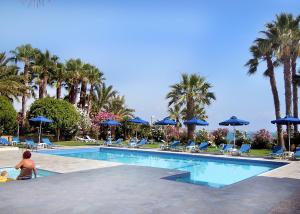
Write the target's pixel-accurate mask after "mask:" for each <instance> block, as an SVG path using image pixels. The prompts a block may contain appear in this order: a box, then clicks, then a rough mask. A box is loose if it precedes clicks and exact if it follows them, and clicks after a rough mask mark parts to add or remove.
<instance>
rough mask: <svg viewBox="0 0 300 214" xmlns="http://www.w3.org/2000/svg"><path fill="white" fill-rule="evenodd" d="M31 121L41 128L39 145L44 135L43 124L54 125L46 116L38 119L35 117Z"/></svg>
mask: <svg viewBox="0 0 300 214" xmlns="http://www.w3.org/2000/svg"><path fill="white" fill-rule="evenodd" d="M29 121H31V122H38V123H40V128H39V143H40V142H41V135H42V123H53V120H51V119H48V118H46V117H44V116H37V117H34V118H30V119H29Z"/></svg>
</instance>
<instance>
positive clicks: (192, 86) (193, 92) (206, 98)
mask: <svg viewBox="0 0 300 214" xmlns="http://www.w3.org/2000/svg"><path fill="white" fill-rule="evenodd" d="M211 88H212V86H211V84H210V83H208V82H206V81H205V78H203V77H201V76H200V75H198V74H190V75H189V74H182V76H181V81H180V83H177V84H174V85H171V91H170V92H169V93H168V94H167V96H166V98H167V99H169V100H170V101H169V106H172V105H179V106H180V107H181V108H183V109H184V108H186V119H187V120H190V119H192V118H193V117H195V116H196V112H195V109H196V107H197V106H201V107H204V106H206V105H210V104H211V101H212V100H215V99H216V97H215V95H214V93H213V92H211V91H210V89H211ZM194 132H195V126H194V125H188V138H189V139H193V137H194Z"/></svg>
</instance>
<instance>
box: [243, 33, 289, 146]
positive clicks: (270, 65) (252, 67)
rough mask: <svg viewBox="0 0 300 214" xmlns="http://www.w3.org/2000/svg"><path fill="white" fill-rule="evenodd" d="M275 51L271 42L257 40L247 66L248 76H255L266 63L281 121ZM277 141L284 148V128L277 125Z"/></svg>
mask: <svg viewBox="0 0 300 214" xmlns="http://www.w3.org/2000/svg"><path fill="white" fill-rule="evenodd" d="M275 51H276V49H275V46H274V44H273V43H272V41H271V40H268V39H263V38H258V39H256V40H255V42H254V44H253V45H252V46H251V47H250V52H251V54H252V58H251V59H250V60H249V61H248V62H247V63H246V66H247V67H248V68H249V70H248V74H249V75H253V74H255V73H256V72H257V69H258V66H259V64H260V63H261V62H264V63H266V65H267V69H266V71H265V72H264V76H266V77H268V78H269V81H270V86H271V91H272V95H273V102H274V108H275V117H276V119H279V118H281V113H280V100H279V95H278V89H277V84H276V77H275V72H274V67H276V66H277V65H278V64H279V63H278V61H277V60H276V58H275ZM277 139H278V143H279V144H280V145H282V146H284V140H283V133H282V126H281V125H279V124H277Z"/></svg>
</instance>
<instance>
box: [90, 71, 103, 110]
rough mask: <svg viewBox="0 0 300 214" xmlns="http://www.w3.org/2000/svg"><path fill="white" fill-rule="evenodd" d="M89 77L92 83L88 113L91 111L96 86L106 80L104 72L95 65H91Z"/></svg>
mask: <svg viewBox="0 0 300 214" xmlns="http://www.w3.org/2000/svg"><path fill="white" fill-rule="evenodd" d="M87 79H88V81H89V83H90V93H89V96H88V107H87V109H88V111H87V112H88V114H89V113H90V112H91V107H92V101H93V99H94V97H95V86H96V85H99V84H101V83H102V82H103V81H104V77H103V73H102V72H101V71H100V70H99V69H98V68H96V67H95V66H91V67H90V68H89V69H88V70H87Z"/></svg>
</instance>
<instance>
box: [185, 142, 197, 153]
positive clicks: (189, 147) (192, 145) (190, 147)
mask: <svg viewBox="0 0 300 214" xmlns="http://www.w3.org/2000/svg"><path fill="white" fill-rule="evenodd" d="M195 149H196V143H195V142H194V141H192V140H190V141H189V142H188V145H187V146H186V147H185V150H187V151H190V152H193V151H195Z"/></svg>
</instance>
